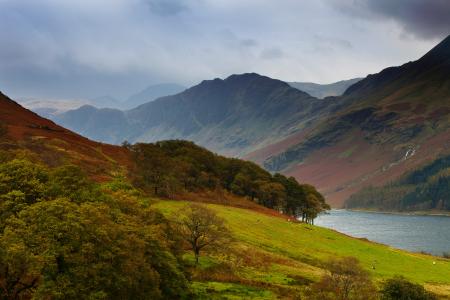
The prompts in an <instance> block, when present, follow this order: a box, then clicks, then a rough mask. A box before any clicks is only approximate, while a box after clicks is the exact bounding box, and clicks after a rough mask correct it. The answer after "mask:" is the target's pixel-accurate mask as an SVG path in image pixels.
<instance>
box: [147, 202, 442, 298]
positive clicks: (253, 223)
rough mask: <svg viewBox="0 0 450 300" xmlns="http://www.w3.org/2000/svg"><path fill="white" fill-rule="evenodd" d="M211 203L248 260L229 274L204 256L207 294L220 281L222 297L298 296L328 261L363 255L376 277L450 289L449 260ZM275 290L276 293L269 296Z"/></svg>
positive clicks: (167, 209)
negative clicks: (394, 277)
mask: <svg viewBox="0 0 450 300" xmlns="http://www.w3.org/2000/svg"><path fill="white" fill-rule="evenodd" d="M186 204H187V203H186V202H183V201H160V202H158V203H156V205H155V206H156V207H157V208H159V209H160V210H161V211H163V212H164V213H165V214H167V215H170V214H171V213H173V212H175V211H177V210H178V209H180V208H182V207H183V206H185V205H186ZM208 207H209V208H211V209H213V210H214V211H216V212H217V213H218V214H219V216H221V217H223V218H224V219H225V220H226V223H227V225H228V226H229V228H230V229H231V231H232V234H233V237H234V238H235V242H236V248H237V249H239V250H237V252H236V253H233V252H231V253H230V255H237V256H238V257H239V258H241V259H242V260H243V263H242V264H238V263H237V264H236V267H235V269H233V271H234V272H232V273H231V272H227V274H229V275H228V276H226V277H225V276H222V277H219V276H217V273H219V274H220V270H221V269H219V268H220V260H219V259H220V257H214V256H213V255H211V256H209V257H203V260H202V267H205V271H204V275H203V276H202V277H200V276H199V277H200V278H193V281H194V282H193V285H194V287H195V288H197V287H199V286H204V287H205V288H208V293H207V294H205V297H206V298H208V299H209V298H212V295H216V293H218V292H219V291H218V290H219V289H220V287H222V286H220V285H219V284H222V285H224V286H226V285H229V286H228V289H226V290H225V291H223V290H222V291H221V294H220V296H224V294H225V293H226V292H229V293H230V294H231V293H232V292H234V294H231V295H232V296H234V297H232V298H238V297H239V296H240V297H242V298H245V299H249V298H253V297H254V298H256V299H280V298H281V299H285V298H287V297H288V296H292V295H296V292H297V293H298V289H299V288H301V287H302V285H303V286H304V285H305V284H308V283H309V282H314V281H317V280H318V279H319V278H320V276H321V275H322V274H324V272H326V270H324V269H323V268H324V262H326V261H327V260H329V259H336V258H338V257H345V256H353V257H356V258H357V259H359V260H360V261H361V264H362V266H363V267H364V269H366V270H367V271H368V272H369V273H370V274H371V276H372V277H373V279H374V280H375V281H376V282H380V281H381V280H383V279H387V278H391V277H393V276H396V275H402V276H405V277H406V278H408V279H409V280H412V281H414V282H419V283H422V284H425V287H426V288H427V289H429V290H432V291H434V292H435V293H438V294H439V295H440V296H442V297H443V299H446V298H445V297H448V295H449V293H450V290H449V286H450V277H449V276H450V261H449V260H448V259H443V258H441V259H440V258H436V257H432V256H428V255H423V254H419V253H409V252H405V251H402V250H398V249H393V248H391V247H388V246H385V245H381V244H378V243H372V242H369V241H367V240H365V239H356V238H352V237H349V236H346V235H344V234H340V233H338V232H336V231H333V230H330V229H325V228H321V227H317V226H309V225H306V224H301V223H294V222H290V221H288V220H286V219H283V218H279V217H276V216H271V215H267V214H261V213H258V212H255V211H250V210H247V209H240V208H233V207H226V206H221V205H208ZM240 249H242V250H240ZM235 251H236V250H235ZM214 266H217V268H215V267H214ZM208 267H209V268H208ZM222 270H223V269H222ZM199 281H200V282H199ZM216 281H220V282H221V283H219V282H216ZM233 283H235V284H234V285H233ZM236 283H240V284H242V285H244V287H246V288H247V289H248V290H247V289H242V287H241V289H239V286H240V285H238V284H236ZM280 287H282V288H283V289H286V292H285V293H282V291H283V289H281V288H280ZM252 288H254V289H253V290H252ZM255 288H256V289H255ZM260 289H262V291H265V292H266V293H269V295H268V297H267V298H265V297H261V296H260V295H253V294H250V293H249V292H255V293H256V292H257V291H259V292H260V293H261V292H262V291H261V290H260ZM255 290H256V291H255ZM239 292H240V293H239ZM243 292H244V293H243ZM245 292H246V293H245ZM271 292H272V293H274V295H271V296H270V293H271ZM236 294H237V295H238V296H237V297H236ZM225 295H226V294H225ZM230 298H231V297H230ZM302 299H303V298H302Z"/></svg>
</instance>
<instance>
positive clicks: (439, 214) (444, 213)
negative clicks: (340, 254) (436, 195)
mask: <svg viewBox="0 0 450 300" xmlns="http://www.w3.org/2000/svg"><path fill="white" fill-rule="evenodd" d="M333 209H336V210H348V211H355V212H367V213H376V214H390V215H404V216H436V217H450V211H439V210H430V211H426V210H425V211H390V210H376V209H363V208H357V209H356V208H352V209H349V208H333Z"/></svg>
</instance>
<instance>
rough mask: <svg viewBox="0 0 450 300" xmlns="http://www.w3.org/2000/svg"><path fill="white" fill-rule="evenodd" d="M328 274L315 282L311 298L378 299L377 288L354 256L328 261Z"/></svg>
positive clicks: (331, 299)
mask: <svg viewBox="0 0 450 300" xmlns="http://www.w3.org/2000/svg"><path fill="white" fill-rule="evenodd" d="M325 267H326V268H327V269H328V272H329V273H328V274H326V275H324V276H323V277H322V279H321V280H320V281H319V282H317V283H315V284H314V285H313V286H312V288H311V290H310V294H311V295H310V296H311V299H317V300H319V299H320V300H335V299H337V300H370V299H376V289H375V287H374V285H373V283H372V281H371V279H370V276H369V273H368V272H367V271H365V270H364V269H363V268H362V267H361V266H360V264H359V262H358V260H357V259H356V258H354V257H345V258H342V259H339V260H332V261H330V262H328V263H327V264H326V265H325Z"/></svg>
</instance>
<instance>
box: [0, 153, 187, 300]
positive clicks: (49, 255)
mask: <svg viewBox="0 0 450 300" xmlns="http://www.w3.org/2000/svg"><path fill="white" fill-rule="evenodd" d="M0 224H1V226H0V290H1V293H0V294H1V295H0V299H30V298H32V297H33V298H36V299H180V298H184V297H186V296H187V293H188V292H187V290H188V289H187V281H186V278H185V275H184V272H183V268H182V267H181V264H180V258H179V255H180V253H179V249H180V243H181V241H180V238H179V237H178V235H177V234H176V231H174V230H173V229H171V226H170V223H169V222H168V221H167V220H166V219H165V218H164V217H163V216H162V215H161V214H160V213H159V212H156V211H153V210H152V209H150V208H149V207H148V205H147V204H146V202H145V201H142V200H141V199H140V197H139V193H138V192H137V191H136V190H134V189H133V187H132V186H130V185H129V184H126V183H117V182H114V183H111V184H107V185H105V186H104V187H102V188H101V187H100V186H98V185H97V184H95V183H93V182H92V181H91V180H90V179H88V178H87V177H86V175H85V174H84V173H83V172H81V170H80V169H79V168H78V167H76V166H71V165H68V166H62V167H59V168H56V169H48V168H46V167H44V166H41V165H39V164H35V163H32V162H30V161H27V160H24V159H21V160H20V159H15V160H12V161H9V162H5V163H1V164H0Z"/></svg>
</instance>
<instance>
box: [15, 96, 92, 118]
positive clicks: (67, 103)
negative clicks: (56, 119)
mask: <svg viewBox="0 0 450 300" xmlns="http://www.w3.org/2000/svg"><path fill="white" fill-rule="evenodd" d="M18 102H19V103H20V105H23V106H24V107H25V108H27V109H29V110H31V111H33V112H35V113H37V114H39V115H40V116H43V117H44V118H51V117H53V116H55V115H57V114H60V113H63V112H66V111H69V110H72V109H77V108H79V107H81V106H83V105H85V104H88V101H86V100H65V99H61V100H45V99H35V98H21V99H19V100H18Z"/></svg>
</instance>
